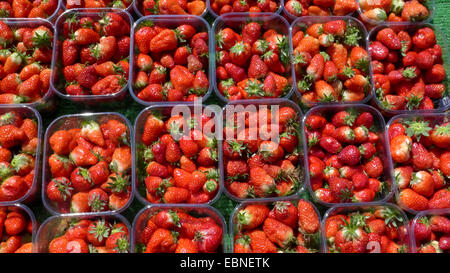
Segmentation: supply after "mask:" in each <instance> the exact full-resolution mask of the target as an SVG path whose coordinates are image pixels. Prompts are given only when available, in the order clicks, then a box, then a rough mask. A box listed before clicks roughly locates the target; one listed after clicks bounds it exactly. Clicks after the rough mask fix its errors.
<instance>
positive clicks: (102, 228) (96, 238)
mask: <svg viewBox="0 0 450 273" xmlns="http://www.w3.org/2000/svg"><path fill="white" fill-rule="evenodd" d="M110 234H111V226H110V224H109V223H108V222H106V221H105V220H104V219H101V220H96V221H94V222H92V223H91V224H90V225H89V227H88V233H87V239H88V241H89V242H90V243H91V244H92V245H93V246H101V245H103V244H104V243H105V242H106V239H107V238H108V237H109V236H110Z"/></svg>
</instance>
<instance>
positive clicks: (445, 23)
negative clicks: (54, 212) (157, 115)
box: [28, 0, 450, 224]
mask: <svg viewBox="0 0 450 273" xmlns="http://www.w3.org/2000/svg"><path fill="white" fill-rule="evenodd" d="M435 1H436V9H435V15H434V18H433V20H432V22H431V23H432V24H434V25H436V26H437V27H438V28H439V29H440V30H441V31H442V32H443V33H444V34H445V35H446V36H447V37H449V36H450V33H449V32H450V31H449V30H450V0H435ZM209 21H210V20H209ZM447 72H448V71H447ZM55 100H56V109H55V111H54V112H52V113H50V114H48V113H42V118H43V125H44V128H46V127H47V126H48V125H49V124H50V123H51V122H52V121H53V120H54V119H55V118H57V117H59V116H62V115H68V114H76V113H83V112H107V111H113V112H119V113H121V114H123V115H125V116H126V117H127V118H128V119H129V120H130V122H131V123H132V124H134V120H135V119H136V117H137V115H138V114H139V112H140V111H142V110H143V109H144V108H145V107H144V106H143V105H140V104H138V103H136V102H135V101H134V100H133V99H132V98H131V96H130V95H128V96H127V97H126V99H125V100H124V101H121V102H118V103H114V104H113V105H109V106H101V107H96V108H94V109H92V108H83V106H81V105H80V104H75V103H72V102H70V101H67V100H62V99H60V98H55ZM211 103H214V104H221V105H223V103H221V102H219V100H218V98H217V97H216V96H215V95H214V94H213V95H212V96H211V97H210V98H209V99H208V101H207V102H206V104H211ZM98 109H101V111H99V110H98ZM39 186H41V183H39ZM302 197H304V198H307V199H309V196H308V194H306V193H305V194H302ZM236 205H237V203H236V202H234V201H232V200H230V199H229V198H227V197H226V196H225V194H222V196H221V198H220V199H219V200H218V201H217V202H216V203H215V204H213V206H214V207H216V208H217V209H219V211H220V212H221V213H222V215H223V216H224V217H225V219H226V221H227V222H228V219H229V216H230V214H231V212H232V211H233V209H234V208H235V206H236ZM28 206H29V207H30V208H31V209H32V210H33V212H34V213H35V215H36V218H37V220H38V222H39V223H42V222H43V221H44V220H45V219H46V218H47V217H49V216H50V214H49V213H48V212H47V211H46V210H45V208H44V206H43V205H42V203H41V200H40V198H37V199H36V200H35V201H34V202H33V203H31V204H28ZM143 207H144V206H143V205H142V204H141V203H140V202H139V201H138V199H137V198H135V199H134V201H133V203H132V205H131V206H130V207H129V208H128V209H127V210H126V211H125V212H123V213H122V215H124V216H125V217H126V218H127V219H128V221H129V222H130V224H131V223H132V222H133V219H134V216H135V215H136V214H137V213H138V212H139V210H140V209H141V208H143ZM319 209H320V211H321V212H322V213H323V212H324V211H325V210H326V208H319ZM322 215H323V214H322Z"/></svg>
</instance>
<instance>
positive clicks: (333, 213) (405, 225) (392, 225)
mask: <svg viewBox="0 0 450 273" xmlns="http://www.w3.org/2000/svg"><path fill="white" fill-rule="evenodd" d="M338 215H339V216H338ZM349 215H353V217H348V218H350V219H348V218H347V219H344V218H343V216H349ZM344 220H345V221H344ZM371 220H376V221H378V220H381V221H383V222H382V223H383V224H384V225H385V232H386V233H387V230H391V231H392V233H394V234H396V237H392V239H388V240H389V241H388V243H384V242H383V239H381V242H379V241H377V240H376V239H375V240H374V239H373V237H369V235H368V234H370V230H371V228H370V225H371V224H370V223H369V222H370V221H371ZM327 221H333V222H330V223H329V228H327V227H328V225H327ZM345 222H347V223H345ZM340 223H344V226H343V227H344V228H345V226H346V225H350V226H351V227H349V228H348V229H347V230H350V231H349V232H354V233H351V234H352V235H353V234H361V233H358V229H360V230H365V232H366V234H365V235H366V236H367V237H366V238H367V241H365V242H366V244H365V245H363V247H362V248H361V247H358V248H357V249H358V250H360V251H358V253H359V252H362V253H410V252H411V251H412V238H411V237H412V236H411V231H410V226H409V221H408V217H407V216H406V214H405V212H403V211H402V210H401V209H400V208H399V207H398V206H396V205H394V204H389V203H384V202H376V203H373V204H371V205H354V206H341V205H336V206H333V207H331V208H330V209H328V210H327V212H325V215H324V216H323V218H322V225H321V229H322V242H323V244H324V245H323V249H324V252H325V253H342V252H344V251H343V250H341V249H339V247H338V246H336V244H335V242H336V234H337V233H336V232H337V230H335V229H334V228H333V227H334V225H335V224H337V225H338V226H341V225H340ZM341 227H342V226H341ZM355 227H356V229H355V230H356V232H355V230H354V229H353V228H355ZM339 229H340V228H339ZM342 232H345V231H342ZM395 232H396V233H395ZM349 236H350V235H349ZM359 236H361V235H359ZM380 236H381V235H380ZM384 237H386V238H388V236H386V235H384ZM354 242H355V243H354V244H353V246H356V245H358V241H357V240H356V239H355V241H354ZM339 245H340V242H339ZM344 245H345V244H344ZM353 246H352V247H353ZM345 252H351V251H345Z"/></svg>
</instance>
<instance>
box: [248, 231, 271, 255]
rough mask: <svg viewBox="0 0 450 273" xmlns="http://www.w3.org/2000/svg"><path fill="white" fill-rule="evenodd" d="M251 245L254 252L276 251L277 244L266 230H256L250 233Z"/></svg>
mask: <svg viewBox="0 0 450 273" xmlns="http://www.w3.org/2000/svg"><path fill="white" fill-rule="evenodd" d="M248 236H249V237H250V247H251V249H252V251H253V252H254V253H276V252H277V248H276V246H275V245H274V244H273V243H272V242H271V241H270V240H269V239H268V238H267V236H266V234H265V232H264V231H261V230H254V231H251V232H249V233H248Z"/></svg>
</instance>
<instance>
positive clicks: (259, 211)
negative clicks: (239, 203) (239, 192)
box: [236, 205, 269, 230]
mask: <svg viewBox="0 0 450 273" xmlns="http://www.w3.org/2000/svg"><path fill="white" fill-rule="evenodd" d="M268 214H269V209H268V208H267V207H266V206H264V205H248V206H246V207H245V208H244V209H242V210H240V211H239V212H238V214H237V216H236V217H237V223H238V225H239V228H240V229H241V230H251V229H254V228H256V227H258V226H260V225H261V224H262V223H263V222H264V220H265V219H266V217H267V216H268Z"/></svg>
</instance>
